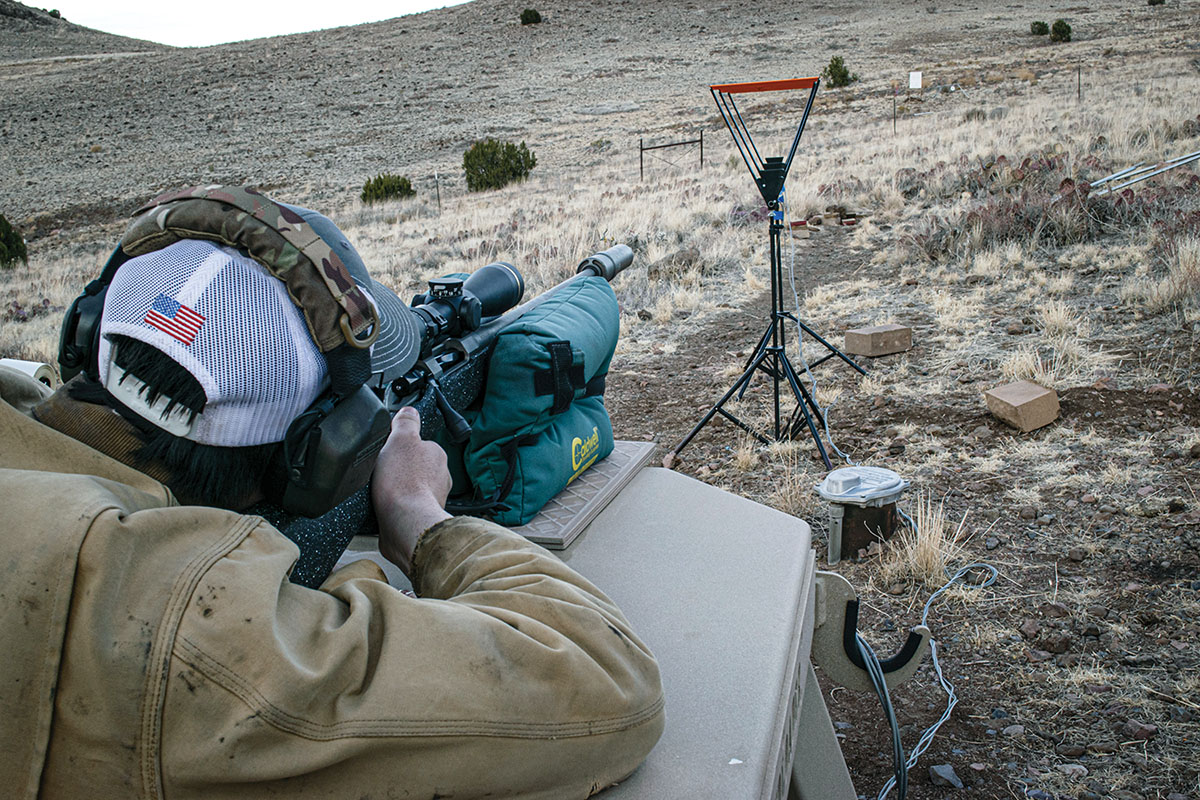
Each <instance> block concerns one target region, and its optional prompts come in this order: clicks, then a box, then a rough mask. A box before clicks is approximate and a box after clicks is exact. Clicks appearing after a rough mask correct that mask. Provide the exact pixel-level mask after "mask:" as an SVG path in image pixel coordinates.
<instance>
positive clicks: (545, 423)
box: [439, 276, 620, 526]
mask: <svg viewBox="0 0 1200 800" xmlns="http://www.w3.org/2000/svg"><path fill="white" fill-rule="evenodd" d="M619 326H620V321H619V311H618V306H617V297H616V295H615V294H614V293H613V290H612V287H611V286H609V284H608V281H606V280H604V278H601V277H595V276H588V277H583V278H580V279H578V280H576V281H574V282H572V283H571V284H569V285H566V286H563V287H562V288H560V289H559V290H557V291H555V292H554V293H553V294H552V295H551V296H549V297H547V298H546V299H545V300H544V301H542V302H541V303H539V304H538V305H536V306H535V307H533V308H532V309H530V310H529V311H528V312H526V313H525V314H523V315H522V316H521V317H519V318H518V319H517V320H515V321H514V322H513V323H512V324H511V325H509V326H508V327H506V328H505V329H504V330H502V331H501V332H500V333H499V335H498V336H497V337H496V343H495V346H494V349H493V351H492V354H491V357H490V359H489V361H488V371H487V380H486V382H485V386H484V390H483V392H482V396H481V397H480V399H479V400H478V401H477V402H476V403H475V404H473V406H472V408H471V410H470V411H468V412H467V413H466V414H464V416H465V417H466V418H467V421H468V422H469V423H470V424H471V437H470V439H469V440H468V441H467V442H466V444H465V445H459V446H455V445H451V444H448V443H447V442H445V441H441V442H439V444H441V445H442V446H443V448H445V449H446V451H447V456H448V460H449V462H450V472H451V476H452V477H453V478H454V488H453V489H452V494H451V498H450V503H448V504H447V509H448V510H450V511H451V512H456V513H474V514H483V515H487V516H490V517H491V518H492V519H494V520H495V521H496V522H498V523H500V524H502V525H509V526H515V525H524V524H525V523H527V522H529V521H530V520H531V519H533V517H534V516H535V515H536V514H537V512H538V511H540V510H541V508H542V506H544V505H545V504H546V503H547V502H549V501H550V499H551V498H552V497H554V495H556V494H558V493H559V492H560V491H562V489H563V488H564V487H566V486H567V485H568V484H569V483H570V482H571V481H573V480H575V478H577V477H579V475H580V474H581V473H582V472H583V471H584V470H585V469H587V468H588V467H589V466H591V465H592V464H594V463H595V462H596V461H598V460H600V459H602V458H604V457H605V456H607V455H608V454H609V453H611V452H612V449H613V433H612V424H611V423H610V422H609V418H608V411H607V410H606V409H605V407H604V379H605V376H606V375H607V374H608V366H609V363H610V362H611V361H612V355H613V350H614V349H615V348H616V346H617V333H618V329H619Z"/></svg>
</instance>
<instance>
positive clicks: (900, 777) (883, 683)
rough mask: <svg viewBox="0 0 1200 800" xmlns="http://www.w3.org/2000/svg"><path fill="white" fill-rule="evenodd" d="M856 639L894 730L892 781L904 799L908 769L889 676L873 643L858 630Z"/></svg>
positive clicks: (877, 694)
mask: <svg viewBox="0 0 1200 800" xmlns="http://www.w3.org/2000/svg"><path fill="white" fill-rule="evenodd" d="M854 641H855V644H856V645H857V646H858V654H859V656H860V657H861V658H862V660H863V663H864V664H866V665H867V675H868V676H869V677H870V678H871V685H872V686H873V687H875V696H876V697H878V698H879V703H880V705H882V706H883V715H884V717H885V718H886V719H887V723H888V727H890V728H891V730H892V772H893V775H894V776H895V777H893V778H892V781H893V782H894V783H895V785H896V786H898V787H899V798H900V800H904V797H905V795H907V794H908V770H907V769H906V768H905V766H904V745H903V743H902V742H901V741H900V725H899V724H898V723H897V722H896V711H895V709H894V708H893V707H892V698H891V695H890V694H889V692H888V687H887V678H886V677H884V674H883V665H882V664H880V663H879V656H877V655H875V651H874V650H872V649H871V645H870V644H868V643H867V640H866V639H864V638H863V637H862V634H861V633H859V632H858V631H855V632H854ZM880 797H882V795H880Z"/></svg>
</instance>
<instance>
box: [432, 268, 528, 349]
mask: <svg viewBox="0 0 1200 800" xmlns="http://www.w3.org/2000/svg"><path fill="white" fill-rule="evenodd" d="M524 294H525V279H524V278H523V277H521V273H520V272H519V271H518V270H517V268H516V267H514V266H513V265H512V264H509V263H506V262H504V261H497V262H495V263H493V264H487V265H485V266H482V267H480V268H479V269H477V270H475V271H474V272H472V273H471V274H470V275H469V276H467V278H466V279H463V278H462V277H461V276H459V275H447V276H444V277H441V278H434V279H432V280H431V281H429V291H428V292H427V293H426V294H419V295H417V296H416V297H414V298H413V301H412V307H413V311H414V312H415V313H416V315H417V318H418V319H419V320H420V322H421V324H422V326H423V327H424V330H423V331H422V333H421V340H422V342H432V341H434V340H435V339H438V338H439V337H441V336H462V335H463V334H464V333H469V332H471V331H473V330H475V329H476V328H478V327H479V326H480V324H481V323H482V322H483V320H484V319H486V318H488V317H495V316H497V315H499V314H503V313H504V312H505V311H508V310H509V309H510V308H512V307H513V306H515V305H516V304H517V303H519V302H521V298H522V297H523V296H524Z"/></svg>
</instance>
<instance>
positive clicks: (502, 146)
mask: <svg viewBox="0 0 1200 800" xmlns="http://www.w3.org/2000/svg"><path fill="white" fill-rule="evenodd" d="M535 166H537V156H535V155H534V154H533V153H532V152H531V151H530V150H529V148H528V147H526V146H525V143H524V142H521V144H520V145H515V144H513V143H512V142H501V141H499V140H497V139H484V140H483V141H480V142H476V143H475V144H473V145H471V147H470V149H469V150H467V151H466V152H465V153H463V172H464V173H466V177H467V189H468V190H469V191H472V192H481V191H484V190H485V189H499V188H500V187H501V186H506V185H507V184H509V183H512V182H513V181H519V180H524V179H525V178H527V177H529V171H530V170H531V169H533V168H534V167H535Z"/></svg>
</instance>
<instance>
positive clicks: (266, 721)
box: [162, 518, 663, 799]
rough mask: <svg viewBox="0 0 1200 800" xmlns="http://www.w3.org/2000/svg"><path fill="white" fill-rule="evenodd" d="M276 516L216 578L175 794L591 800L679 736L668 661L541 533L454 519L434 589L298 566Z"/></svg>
mask: <svg viewBox="0 0 1200 800" xmlns="http://www.w3.org/2000/svg"><path fill="white" fill-rule="evenodd" d="M295 556H296V551H295V547H294V545H292V544H291V543H290V542H288V541H287V540H286V539H284V538H283V537H282V536H281V535H279V534H278V533H277V532H275V531H274V530H273V529H271V528H270V527H269V526H267V525H265V524H263V525H261V526H259V528H258V529H256V530H255V531H254V532H253V533H252V534H251V535H250V536H249V537H247V539H246V540H245V541H243V542H242V544H241V545H240V546H239V547H237V548H236V549H235V550H233V551H232V552H230V553H229V554H228V555H227V556H226V557H225V558H223V559H221V560H220V561H218V562H217V563H216V564H215V565H214V566H213V567H212V568H210V569H209V570H208V571H207V573H206V574H205V575H203V576H202V577H201V579H200V580H199V582H198V583H197V585H196V589H195V591H194V593H193V595H192V598H191V600H190V602H189V604H188V606H187V608H186V610H185V611H184V612H183V615H182V618H181V620H180V625H179V629H178V632H177V635H176V644H175V648H174V652H173V656H172V661H173V663H172V666H171V676H170V678H169V679H168V685H167V692H166V698H165V702H164V713H163V718H162V731H163V732H162V772H163V775H164V789H165V790H166V794H167V796H169V797H190V796H197V797H199V796H213V794H214V793H215V794H217V795H220V796H222V797H239V798H240V797H260V796H263V797H265V796H278V793H280V792H282V793H284V794H286V795H288V796H291V797H297V798H299V797H347V796H354V797H360V796H398V797H435V796H453V797H455V798H465V797H481V796H485V795H489V796H492V797H516V798H556V799H557V798H572V797H579V798H582V797H587V796H589V795H591V794H593V793H595V792H596V791H599V790H600V789H602V788H604V787H606V786H609V785H611V784H612V783H614V782H617V781H619V780H620V779H621V778H623V777H624V776H626V775H628V774H629V773H630V772H631V771H633V770H634V769H635V768H636V767H637V765H638V764H640V763H641V761H642V760H643V759H644V758H645V756H646V754H647V753H648V752H649V751H650V748H651V747H653V745H654V743H655V742H656V741H657V740H658V737H659V735H660V734H661V732H662V726H663V698H662V689H661V684H660V680H659V674H658V667H657V664H656V663H655V661H654V658H653V656H652V655H651V654H650V652H649V650H648V649H647V648H646V646H645V645H643V644H642V643H641V642H640V641H639V640H638V638H637V636H636V634H635V633H634V632H633V631H632V630H631V629H630V627H629V624H628V622H627V621H626V620H625V618H624V616H623V615H622V614H621V612H620V610H619V609H617V607H616V606H615V605H613V603H612V602H611V601H610V600H609V599H608V598H607V597H605V596H604V594H603V593H601V592H600V591H599V590H598V589H597V588H596V587H594V586H592V585H591V584H590V583H589V582H588V581H587V580H586V579H584V578H583V577H582V576H580V575H579V574H577V573H575V572H574V571H572V570H571V569H570V568H569V567H567V566H566V565H565V564H563V563H562V562H561V561H560V560H559V559H557V558H555V557H554V556H552V555H551V554H549V553H548V552H546V551H545V550H543V549H542V548H540V547H538V546H537V545H534V544H531V543H529V542H527V541H526V540H525V539H524V538H522V537H520V536H517V535H515V534H513V533H511V532H509V531H507V530H505V529H504V528H501V527H499V526H496V525H493V524H491V523H487V522H483V521H480V520H474V519H467V518H455V519H452V520H448V521H446V522H443V523H441V524H439V525H437V526H435V527H434V528H432V529H431V530H430V531H428V532H426V534H425V535H424V536H423V537H422V539H421V541H420V543H419V545H418V547H417V550H416V552H415V554H414V575H413V578H414V580H413V583H414V587H415V588H416V589H417V592H418V594H419V595H420V596H419V597H418V598H412V597H408V596H405V595H404V594H402V593H401V592H399V591H397V590H395V589H393V588H391V587H390V586H388V585H387V584H386V583H383V582H381V581H377V580H371V579H363V578H359V579H351V580H347V581H344V582H341V583H340V584H338V585H336V586H335V587H334V588H332V590H331V592H324V591H314V590H310V589H305V588H303V587H299V586H295V585H293V584H291V583H289V582H288V581H287V570H288V569H289V568H290V565H291V563H292V562H293V561H294V559H295Z"/></svg>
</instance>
